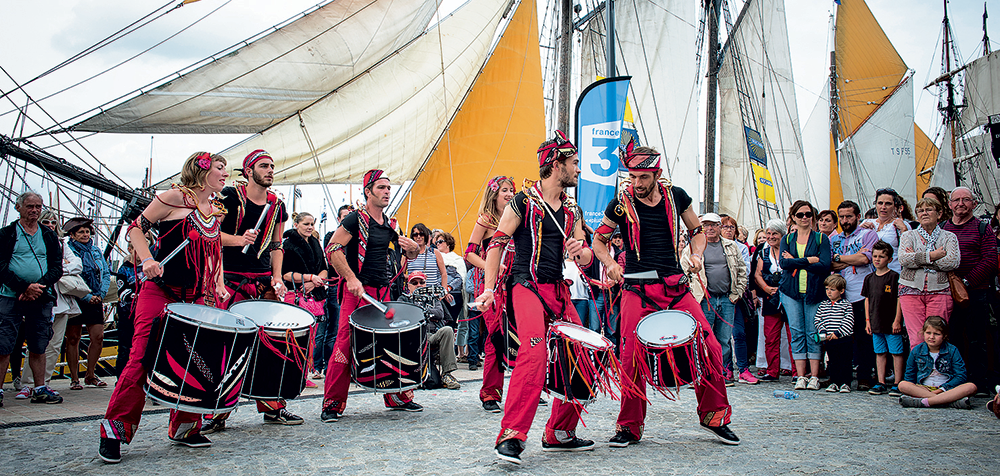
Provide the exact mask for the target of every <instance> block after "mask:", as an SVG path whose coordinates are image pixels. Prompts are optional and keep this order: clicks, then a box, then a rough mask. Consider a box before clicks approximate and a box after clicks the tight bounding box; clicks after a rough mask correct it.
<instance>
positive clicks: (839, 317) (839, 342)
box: [816, 274, 854, 393]
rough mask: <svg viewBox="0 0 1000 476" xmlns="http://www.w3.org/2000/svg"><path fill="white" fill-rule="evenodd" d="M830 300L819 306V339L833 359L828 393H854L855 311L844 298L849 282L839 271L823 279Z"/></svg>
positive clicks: (817, 319) (817, 327)
mask: <svg viewBox="0 0 1000 476" xmlns="http://www.w3.org/2000/svg"><path fill="white" fill-rule="evenodd" d="M823 285H824V286H826V297H827V298H828V299H827V300H826V301H823V302H822V303H820V305H819V308H817V309H816V332H817V336H818V337H817V338H818V339H823V340H824V346H825V347H826V355H827V357H828V358H829V364H828V365H827V371H828V372H829V374H830V386H829V387H827V388H826V391H827V392H831V393H832V392H840V393H850V392H851V364H852V363H853V360H854V352H853V349H854V339H853V333H854V311H853V310H852V308H851V303H850V302H848V301H847V300H846V299H844V289H845V288H846V287H847V281H846V280H844V277H843V276H841V275H839V274H831V275H830V276H827V278H826V280H824V281H823Z"/></svg>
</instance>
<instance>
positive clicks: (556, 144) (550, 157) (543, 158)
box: [538, 130, 576, 167]
mask: <svg viewBox="0 0 1000 476" xmlns="http://www.w3.org/2000/svg"><path fill="white" fill-rule="evenodd" d="M552 140H553V143H551V144H549V145H544V146H542V147H539V148H538V166H539V167H545V166H546V165H549V164H551V163H553V162H555V161H556V160H558V159H559V157H560V156H562V157H572V156H573V154H576V146H575V145H573V143H572V142H570V141H569V139H567V138H566V134H563V131H560V130H557V131H556V136H555V137H553V138H552Z"/></svg>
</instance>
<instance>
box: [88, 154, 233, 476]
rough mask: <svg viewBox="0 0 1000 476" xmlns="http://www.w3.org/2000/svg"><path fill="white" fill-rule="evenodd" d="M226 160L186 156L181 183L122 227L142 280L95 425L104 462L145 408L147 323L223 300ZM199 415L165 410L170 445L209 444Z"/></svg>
mask: <svg viewBox="0 0 1000 476" xmlns="http://www.w3.org/2000/svg"><path fill="white" fill-rule="evenodd" d="M228 176H229V174H228V173H227V172H226V159H224V158H223V157H222V156H219V155H212V154H209V153H208V152H196V153H195V154H193V155H191V157H188V159H187V161H185V162H184V166H183V168H182V169H181V184H180V185H176V184H175V185H174V186H173V188H172V189H171V190H168V191H166V192H163V193H161V194H159V195H157V196H156V198H155V199H154V200H153V202H152V203H150V204H149V206H148V207H146V209H145V210H143V212H142V213H141V214H140V215H139V217H138V218H136V220H135V221H134V222H133V223H132V225H131V226H130V227H129V229H128V238H129V240H130V241H131V242H132V243H133V245H134V247H135V253H136V255H137V256H138V258H139V260H140V261H139V266H140V267H141V268H142V269H141V271H142V273H143V274H144V275H145V277H146V278H149V280H148V281H146V282H145V283H143V284H142V289H141V291H140V293H139V296H138V298H136V304H135V306H136V307H135V335H134V337H133V340H132V352H131V356H130V357H129V361H128V364H127V365H126V366H125V369H124V370H123V371H122V373H121V375H120V376H119V377H118V383H117V384H116V385H115V390H114V393H112V395H111V401H109V402H108V410H107V412H106V413H105V415H104V418H105V419H104V420H102V421H101V444H100V449H99V451H98V452H99V455H100V457H101V459H102V460H104V461H105V462H106V463H117V462H119V461H121V442H123V441H124V442H125V444H128V443H129V442H130V441H132V438H133V436H134V435H135V430H136V428H138V427H139V418H140V417H141V415H142V409H143V406H144V404H145V398H146V397H145V394H144V392H143V386H144V384H145V383H146V370H147V369H146V368H145V367H144V366H143V362H142V358H143V355H144V354H145V353H146V345H147V343H148V341H149V333H150V330H151V328H152V325H153V319H154V318H155V317H157V316H159V315H161V314H162V312H163V309H164V307H165V306H166V305H167V304H169V303H172V302H186V303H196V304H203V303H204V302H205V301H206V300H210V301H219V300H221V301H226V300H227V299H229V296H228V293H227V292H226V288H225V286H224V285H223V282H222V242H221V241H220V234H219V223H220V221H221V220H220V218H221V217H222V216H223V215H225V213H226V211H225V209H224V208H222V206H221V205H220V204H219V203H218V202H217V201H215V200H214V199H213V195H214V194H216V193H218V192H220V191H221V190H222V188H223V187H224V186H225V184H226V177H228ZM154 224H156V225H157V226H158V228H159V230H160V237H159V249H158V253H157V256H156V257H154V256H153V255H152V253H151V252H150V250H149V247H148V246H147V245H146V240H145V238H144V236H143V234H144V233H145V232H147V231H149V229H150V228H151V227H152V226H153V225H154ZM185 239H190V243H189V244H188V245H187V246H185V247H184V248H183V250H182V251H181V252H180V253H178V254H177V256H175V257H174V258H173V259H172V260H171V261H170V262H169V263H167V264H166V265H161V264H160V261H161V260H163V258H164V256H166V255H167V254H169V253H170V252H171V251H173V250H174V249H176V248H178V247H179V246H180V245H181V244H182V243H183V242H184V240H185ZM200 429H201V416H200V415H199V414H197V413H188V412H182V411H177V410H171V411H170V425H169V427H168V430H167V436H168V437H169V438H170V440H171V441H172V442H174V443H175V444H179V445H183V446H188V447H192V448H201V447H207V446H211V444H212V443H211V442H210V441H209V440H208V438H205V437H204V436H203V435H201V434H200V433H199V431H200Z"/></svg>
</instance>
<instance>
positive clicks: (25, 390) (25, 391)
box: [14, 385, 32, 400]
mask: <svg viewBox="0 0 1000 476" xmlns="http://www.w3.org/2000/svg"><path fill="white" fill-rule="evenodd" d="M31 390H32V389H31V387H29V386H27V385H25V386H23V387H21V391H20V392H17V395H14V398H16V399H18V400H27V399H29V398H31Z"/></svg>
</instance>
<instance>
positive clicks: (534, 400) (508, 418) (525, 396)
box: [497, 283, 581, 443]
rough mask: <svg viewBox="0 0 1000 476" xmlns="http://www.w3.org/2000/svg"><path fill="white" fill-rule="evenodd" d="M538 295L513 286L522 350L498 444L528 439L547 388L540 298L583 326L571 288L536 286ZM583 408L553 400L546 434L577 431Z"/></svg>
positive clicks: (545, 329) (546, 324)
mask: <svg viewBox="0 0 1000 476" xmlns="http://www.w3.org/2000/svg"><path fill="white" fill-rule="evenodd" d="M535 286H536V287H537V290H538V295H536V294H535V293H534V292H533V291H531V290H530V289H528V288H526V287H524V285H523V284H516V285H514V288H513V291H511V292H512V293H513V295H512V296H511V297H512V300H513V303H514V316H515V319H516V320H517V336H518V338H519V339H520V341H521V347H520V349H519V350H518V352H517V360H516V361H515V363H514V371H513V372H512V373H511V376H510V384H509V388H508V392H507V403H506V404H505V405H504V413H503V420H502V421H501V422H500V426H501V430H500V436H499V437H498V438H497V442H498V443H499V442H500V441H503V440H507V439H511V438H516V439H519V440H521V441H525V440H527V439H528V430H529V429H531V421H532V420H534V419H535V411H536V410H537V409H538V397H540V396H541V394H542V389H543V388H544V387H545V371H546V365H547V363H548V355H549V352H548V342H547V341H546V338H547V333H548V330H549V322H548V321H547V320H546V318H545V308H544V307H543V306H542V302H541V301H540V300H539V299H538V296H541V297H542V299H544V300H545V303H546V304H547V305H548V307H549V309H550V310H551V311H552V312H554V313H555V314H556V316H559V317H561V318H562V320H564V321H568V322H572V323H574V324H580V318H579V317H578V316H577V314H576V308H575V307H574V306H573V302H572V301H571V300H570V296H569V287H567V286H566V285H565V284H563V283H559V284H535ZM580 410H581V407H579V406H577V405H574V404H572V403H566V402H563V401H562V400H558V399H554V400H553V401H552V413H551V415H550V416H549V421H548V422H547V423H546V424H545V429H546V435H548V434H549V433H551V432H552V431H569V432H572V431H574V430H575V429H576V424H577V423H578V422H579V421H580Z"/></svg>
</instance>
